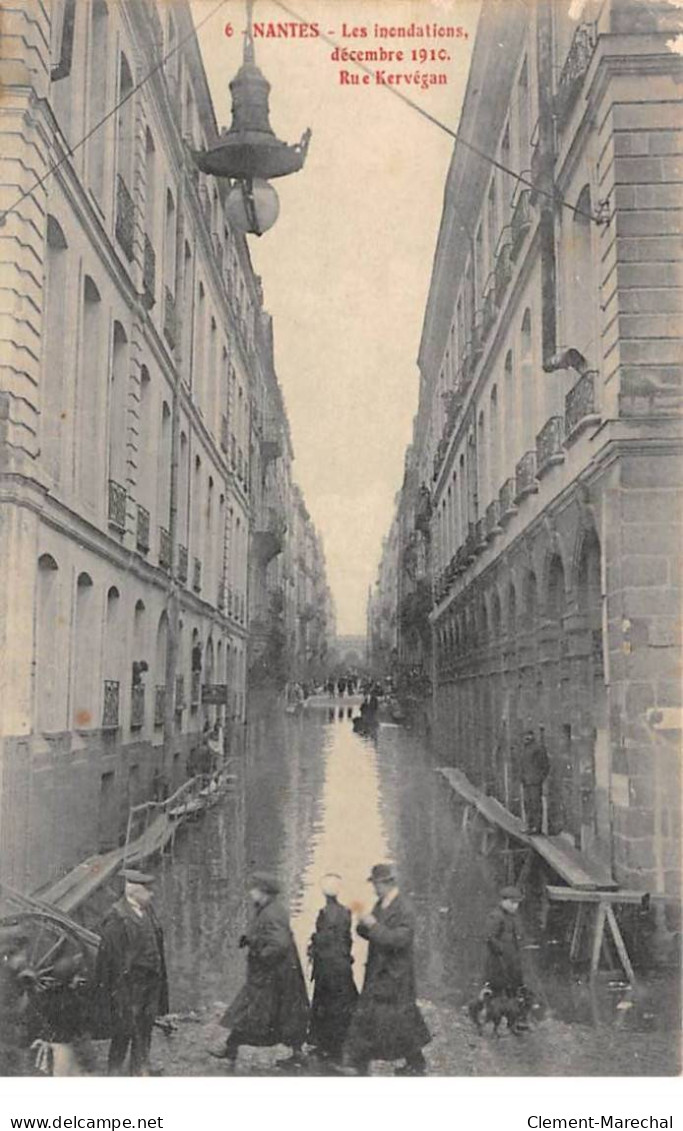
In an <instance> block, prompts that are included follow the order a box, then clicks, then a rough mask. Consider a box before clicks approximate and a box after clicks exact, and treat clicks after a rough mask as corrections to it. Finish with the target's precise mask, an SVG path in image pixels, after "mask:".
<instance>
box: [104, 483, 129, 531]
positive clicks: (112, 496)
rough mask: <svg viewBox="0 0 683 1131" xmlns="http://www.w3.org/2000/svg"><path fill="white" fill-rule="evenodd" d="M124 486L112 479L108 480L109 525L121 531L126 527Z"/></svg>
mask: <svg viewBox="0 0 683 1131" xmlns="http://www.w3.org/2000/svg"><path fill="white" fill-rule="evenodd" d="M127 498H128V495H127V492H126V488H125V487H122V486H121V484H120V483H116V482H115V480H114V479H110V480H109V512H108V517H109V525H110V526H113V527H115V529H116V530H119V531H120V532H121V533H123V532H124V530H125V529H126V499H127Z"/></svg>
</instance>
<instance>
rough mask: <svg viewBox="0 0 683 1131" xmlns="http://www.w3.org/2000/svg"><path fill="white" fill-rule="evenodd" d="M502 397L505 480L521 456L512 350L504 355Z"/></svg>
mask: <svg viewBox="0 0 683 1131" xmlns="http://www.w3.org/2000/svg"><path fill="white" fill-rule="evenodd" d="M503 396H504V398H505V402H504V403H505V409H504V411H505V475H504V476H503V478H505V479H507V478H508V476H510V475H512V472H513V470H514V466H515V463H516V462H517V459H518V458H519V455H521V453H520V452H518V450H517V436H516V426H517V404H516V389H515V373H514V367H513V362H512V350H508V352H507V353H506V355H505V363H504V366H503Z"/></svg>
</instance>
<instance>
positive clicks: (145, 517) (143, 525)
mask: <svg viewBox="0 0 683 1131" xmlns="http://www.w3.org/2000/svg"><path fill="white" fill-rule="evenodd" d="M135 546H136V548H137V549H138V550H139V551H140V553H141V554H146V553H147V551H148V550H149V511H148V510H145V508H144V507H143V506H140V503H138V517H137V523H136V525H135Z"/></svg>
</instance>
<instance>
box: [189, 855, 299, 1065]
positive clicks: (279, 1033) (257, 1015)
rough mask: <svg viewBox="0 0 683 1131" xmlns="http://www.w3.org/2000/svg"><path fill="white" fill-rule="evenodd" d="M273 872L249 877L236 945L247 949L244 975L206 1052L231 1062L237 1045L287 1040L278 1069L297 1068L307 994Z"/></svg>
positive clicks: (266, 1044) (236, 1052)
mask: <svg viewBox="0 0 683 1131" xmlns="http://www.w3.org/2000/svg"><path fill="white" fill-rule="evenodd" d="M279 893H280V885H279V883H278V881H277V879H275V877H274V876H271V875H268V874H267V873H264V872H259V873H257V874H256V875H254V876H252V877H251V880H250V882H249V897H250V899H251V904H252V909H253V912H252V916H251V919H250V921H249V925H248V927H247V930H246V933H245V934H244V935H242V937H241V939H240V941H239V945H240V947H243V948H245V949H246V951H247V980H246V983H245V985H244V986H243V987H242V989H241V990H240V992H239V993H238V995H237V997H236V998H235V999H234V1001H233V1002H232V1004H231V1005H230V1006H229V1007H228V1009H227V1011H226V1013H225V1014H224V1015H223V1017H222V1019H221V1025H222V1026H223V1028H224V1029H229V1030H230V1035H229V1036H228V1039H227V1041H226V1043H225V1045H224V1046H223V1048H220V1049H209V1050H208V1051H209V1053H210V1054H211V1056H214V1057H216V1058H217V1059H219V1060H225V1061H227V1064H228V1065H229V1066H231V1067H234V1065H235V1062H236V1060H237V1054H238V1052H239V1049H240V1045H256V1046H271V1045H287V1046H289V1048H291V1050H292V1054H291V1056H290V1057H288V1058H286V1059H284V1060H279V1061H277V1064H278V1066H279V1067H281V1068H293V1069H299V1068H300V1067H301V1066H302V1064H303V1057H302V1052H301V1050H302V1047H303V1044H304V1041H305V1039H306V1031H307V1029H308V1014H309V1005H308V994H307V992H306V982H305V979H304V973H303V970H302V969H301V960H300V958H299V952H298V950H297V947H296V942H295V941H294V936H293V934H292V931H291V928H290V925H289V915H288V914H287V909H286V908H285V907H284V906H283V904H282V903H281V902H280V900H279V899H278V895H279Z"/></svg>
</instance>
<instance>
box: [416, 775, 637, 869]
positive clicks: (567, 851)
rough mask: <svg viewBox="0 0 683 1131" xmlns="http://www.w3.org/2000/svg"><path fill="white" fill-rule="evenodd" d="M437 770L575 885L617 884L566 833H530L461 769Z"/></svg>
mask: <svg viewBox="0 0 683 1131" xmlns="http://www.w3.org/2000/svg"><path fill="white" fill-rule="evenodd" d="M437 773H439V774H441V776H442V777H443V778H444V779H445V780H446V781H447V782H448V784H449V785H450V787H451V788H452V789H453V790H454V791H455V792H456V793H457V794H459V796H460V797H462V798H464V799H465V801H467V802H468V803H469V804H470V805H474V807H475V808H476V809H477V811H478V812H479V813H481V814H482V816H483V817H485V818H486V820H488V821H490V822H491V823H492V824H494V825H497V826H498V828H500V829H502V830H503V832H506V833H507V834H508V835H509V836H512V837H514V838H515V840H518V841H519V842H520V843H521V844H524V845H526V846H527V847H528V848H531V849H533V850H534V851H535V852H537V853H538V855H539V856H541V857H543V859H544V860H545V861H546V863H547V864H549V865H550V867H551V868H552V869H553V871H554V872H557V874H558V876H560V877H561V878H562V879H563V880H564V881H565V882H566V883H568V884H569V885H570V886H571V887H572V888H578V889H583V890H585V891H591V890H593V891H595V890H598V889H601V888H602V889H603V890H610V889H613V888H616V887H617V886H618V885H617V884H616V883H615V881H614V880H613V879H612V876H611V874H610V872H609V870H608V869H607V868H606V867H604V866H603V865H601V864H600V863H599V862H598V861H594V860H590V859H589V858H588V857H587V856H585V855H584V854H583V853H582V852H579V851H578V849H576V848H574V847H573V845H571V844H568V843H567V841H566V840H565V839H564V837H561V836H552V837H549V836H543V835H542V834H537V835H533V836H530V835H529V834H528V833H527V832H525V831H524V822H523V821H522V820H521V819H520V818H519V817H515V815H514V813H511V812H510V811H509V810H508V809H506V808H505V806H504V805H501V803H500V801H497V800H496V798H495V797H489V796H487V795H486V794H485V793H482V791H481V790H480V789H478V788H477V786H475V785H472V782H471V781H470V780H469V778H467V777H466V775H465V774H463V772H462V770H456V769H454V768H453V767H452V766H440V767H439V768H438V770H437Z"/></svg>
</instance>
